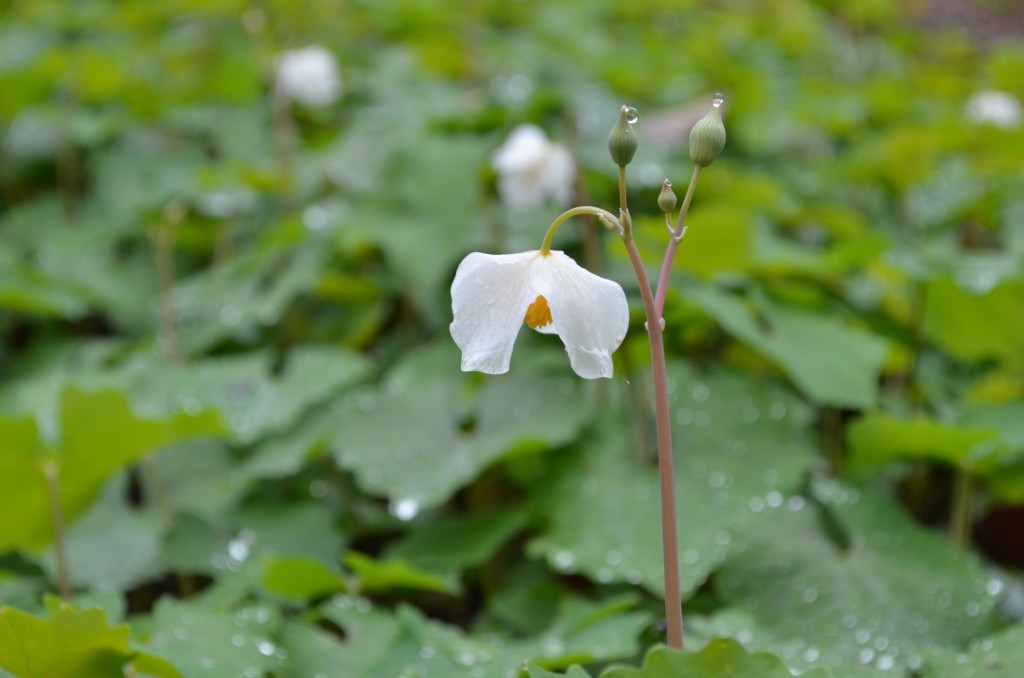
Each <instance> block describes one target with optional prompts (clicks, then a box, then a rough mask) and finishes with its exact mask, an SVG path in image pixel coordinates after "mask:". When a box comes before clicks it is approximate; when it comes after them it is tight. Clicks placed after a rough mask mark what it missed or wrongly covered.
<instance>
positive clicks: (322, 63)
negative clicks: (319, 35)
mask: <svg viewBox="0 0 1024 678" xmlns="http://www.w3.org/2000/svg"><path fill="white" fill-rule="evenodd" d="M275 65H276V68H277V84H278V87H280V88H281V91H282V93H283V94H284V95H285V96H287V97H288V98H290V99H293V100H294V101H298V102H299V103H302V104H305V105H306V106H311V107H316V106H325V105H328V104H331V103H333V102H334V101H335V100H337V99H338V97H339V96H341V74H340V72H339V70H338V62H337V61H336V60H335V58H334V54H332V53H331V52H330V50H328V49H326V48H324V47H321V46H320V45H310V46H309V47H304V48H302V49H293V50H288V51H285V52H282V53H281V54H279V55H278V56H277V58H276V60H275Z"/></svg>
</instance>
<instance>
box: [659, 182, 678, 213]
mask: <svg viewBox="0 0 1024 678" xmlns="http://www.w3.org/2000/svg"><path fill="white" fill-rule="evenodd" d="M658 207H660V208H661V211H662V212H664V213H665V214H668V213H669V212H671V211H672V210H674V209H675V208H676V194H675V193H674V192H673V191H672V182H671V181H669V180H668V179H665V183H663V184H662V185H661V194H660V195H658Z"/></svg>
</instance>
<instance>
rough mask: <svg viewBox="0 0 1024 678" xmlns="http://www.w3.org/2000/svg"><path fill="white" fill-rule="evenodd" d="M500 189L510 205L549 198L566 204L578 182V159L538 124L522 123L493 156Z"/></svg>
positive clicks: (536, 203) (533, 203) (534, 203)
mask: <svg viewBox="0 0 1024 678" xmlns="http://www.w3.org/2000/svg"><path fill="white" fill-rule="evenodd" d="M491 165H493V167H494V170H495V171H496V172H497V173H498V193H499V194H500V195H501V199H502V201H504V203H505V204H506V205H508V206H510V207H538V206H540V205H542V204H544V202H545V201H546V200H551V201H552V202H554V203H555V204H557V205H559V206H561V207H566V206H568V205H569V204H570V202H571V201H572V195H573V186H574V184H575V183H576V161H575V159H574V158H573V157H572V153H570V152H569V149H568V148H566V147H565V146H564V145H563V144H559V143H552V142H551V141H549V140H548V137H547V135H546V134H544V130H542V129H541V128H540V127H537V126H536V125H519V126H518V127H516V128H515V129H514V130H512V132H511V133H510V134H509V135H508V139H506V140H505V143H504V144H503V145H502V146H501V148H499V149H498V150H497V151H495V152H494V155H493V156H491Z"/></svg>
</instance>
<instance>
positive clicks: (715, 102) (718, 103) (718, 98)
mask: <svg viewBox="0 0 1024 678" xmlns="http://www.w3.org/2000/svg"><path fill="white" fill-rule="evenodd" d="M723 103H725V95H724V94H722V93H721V92H715V95H714V96H713V97H711V105H712V106H714V107H715V108H721V107H722V104H723Z"/></svg>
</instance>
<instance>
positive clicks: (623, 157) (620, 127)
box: [608, 106, 640, 167]
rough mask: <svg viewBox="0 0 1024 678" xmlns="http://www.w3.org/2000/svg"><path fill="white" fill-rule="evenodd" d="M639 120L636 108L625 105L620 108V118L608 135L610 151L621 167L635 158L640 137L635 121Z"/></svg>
mask: <svg viewBox="0 0 1024 678" xmlns="http://www.w3.org/2000/svg"><path fill="white" fill-rule="evenodd" d="M636 121H637V113H636V109H635V108H632V107H630V106H623V107H622V108H621V109H620V110H619V119H618V121H616V123H615V127H613V128H612V132H611V134H609V135H608V152H609V153H611V154H612V160H614V161H615V164H616V165H618V166H619V167H625V166H626V165H628V164H629V163H630V161H631V160H633V154H634V153H636V147H637V146H638V145H639V144H640V139H639V138H637V136H636V130H634V129H633V123H635V122H636Z"/></svg>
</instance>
